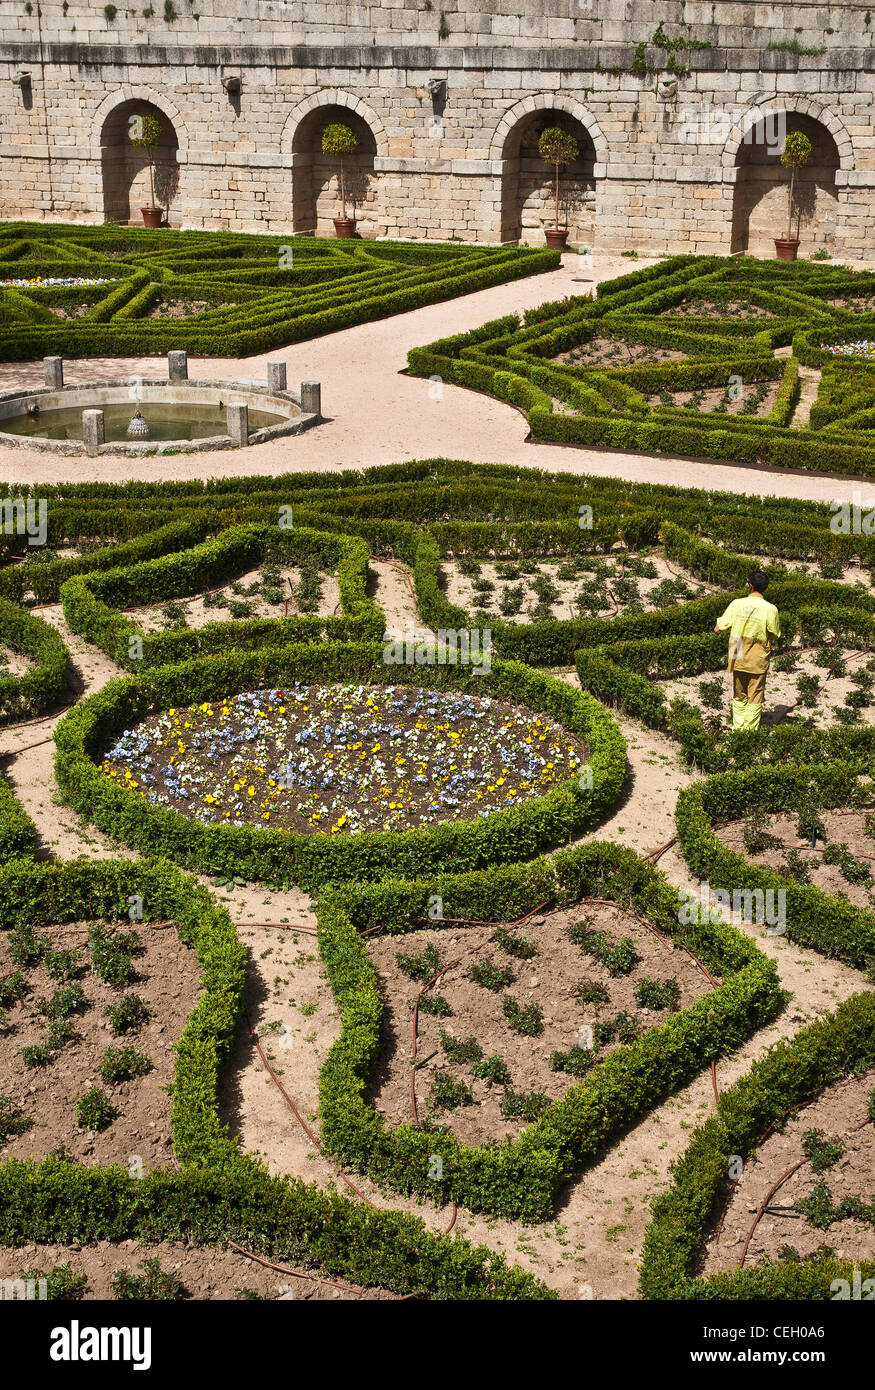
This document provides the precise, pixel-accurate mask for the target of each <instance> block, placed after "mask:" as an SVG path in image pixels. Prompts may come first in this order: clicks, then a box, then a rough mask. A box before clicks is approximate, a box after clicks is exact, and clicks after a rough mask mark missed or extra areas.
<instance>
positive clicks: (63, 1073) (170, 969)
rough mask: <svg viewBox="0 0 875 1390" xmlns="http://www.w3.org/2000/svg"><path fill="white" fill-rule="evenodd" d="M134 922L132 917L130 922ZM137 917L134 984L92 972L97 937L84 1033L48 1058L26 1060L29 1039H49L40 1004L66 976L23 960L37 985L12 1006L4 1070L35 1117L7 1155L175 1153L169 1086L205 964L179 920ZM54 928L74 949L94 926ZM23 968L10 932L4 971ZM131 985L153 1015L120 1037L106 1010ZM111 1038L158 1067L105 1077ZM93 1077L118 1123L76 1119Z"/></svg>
mask: <svg viewBox="0 0 875 1390" xmlns="http://www.w3.org/2000/svg"><path fill="white" fill-rule="evenodd" d="M129 925H131V924H128V923H127V922H125V923H124V926H123V928H122V930H127V929H128V927H129ZM86 926H87V924H86ZM133 926H134V929H135V930H136V931H137V933H138V935H139V936H140V938H141V940H142V942H143V945H144V948H145V949H144V951H143V953H142V954H141V955H139V956H137V957H135V960H134V965H135V970H136V974H137V978H136V980H135V981H134V983H133V984H132V985H131V986H130V989H129V990H117V989H114V988H112V987H111V986H109V985H107V984H104V983H103V981H102V980H100V979H99V978H98V976H97V975H94V974H92V973H91V972H90V969H89V963H90V959H91V952H90V948H89V947H88V946H86V947H85V949H84V950H83V951H82V952H80V953H79V954H80V955H81V956H82V959H83V964H84V969H83V972H82V974H81V976H80V979H79V982H80V983H81V985H82V988H83V990H84V993H85V998H86V1001H87V1003H86V1007H85V1008H84V1010H82V1011H80V1012H77V1013H76V1014H74V1015H72V1017H71V1018H70V1022H71V1023H72V1025H73V1027H74V1029H75V1033H76V1036H75V1038H74V1039H73V1041H71V1042H69V1043H67V1044H66V1046H64V1047H63V1048H62V1049H60V1050H59V1051H57V1052H55V1053H53V1054H52V1057H51V1060H50V1061H49V1063H48V1065H46V1066H40V1067H26V1066H25V1064H24V1062H23V1060H22V1057H21V1049H22V1048H23V1047H27V1046H31V1045H33V1044H41V1043H43V1042H45V1038H46V1019H45V1017H44V1016H43V1015H42V1014H41V1013H40V1006H41V1004H42V1003H43V1002H44V1001H45V1000H46V999H47V998H48V996H49V995H50V994H52V993H53V991H54V990H55V989H56V988H57V987H58V982H57V981H55V980H52V979H51V978H50V977H49V975H48V973H47V972H46V970H45V969H43V968H42V967H41V966H36V967H30V968H24V969H23V971H22V973H23V975H24V977H25V979H26V981H27V983H28V986H29V991H28V993H27V994H26V995H25V997H24V998H23V999H22V1000H21V1001H20V1002H18V1003H16V1004H13V1005H11V1006H10V1007H9V1009H8V1011H7V1012H8V1023H7V1026H6V1028H5V1029H4V1030H3V1031H2V1032H0V1076H2V1077H3V1081H2V1086H3V1094H4V1095H6V1096H7V1097H8V1098H9V1099H10V1100H11V1101H12V1102H13V1104H14V1105H15V1106H16V1108H17V1110H18V1111H19V1112H20V1113H22V1114H23V1115H24V1116H26V1117H27V1118H28V1119H30V1120H31V1121H32V1122H33V1123H32V1126H31V1128H30V1129H28V1130H27V1131H26V1132H25V1133H24V1134H22V1135H19V1136H17V1137H14V1138H10V1139H9V1140H8V1141H7V1143H6V1144H5V1145H3V1146H2V1155H3V1157H4V1158H25V1157H31V1156H33V1157H44V1156H45V1155H46V1154H47V1153H49V1152H51V1151H52V1150H53V1149H57V1148H60V1147H62V1146H63V1147H65V1148H67V1149H68V1150H69V1152H70V1153H71V1154H73V1156H74V1157H76V1158H78V1159H80V1160H85V1161H87V1162H89V1163H104V1164H105V1163H124V1164H125V1165H127V1164H128V1163H129V1161H131V1159H133V1158H135V1157H137V1156H139V1157H140V1158H142V1160H143V1165H144V1168H145V1169H146V1170H148V1169H150V1168H154V1167H156V1166H159V1165H160V1164H163V1163H166V1162H168V1160H169V1159H170V1157H171V1152H170V1104H171V1102H170V1096H169V1095H168V1092H167V1087H168V1085H169V1084H170V1082H171V1081H172V1079H173V1046H174V1044H175V1042H176V1041H177V1039H178V1038H179V1036H180V1034H181V1032H182V1029H183V1027H184V1025H185V1022H186V1019H187V1018H188V1015H189V1014H190V1013H191V1011H192V1008H193V1007H194V1005H195V1003H196V1001H197V998H198V994H199V980H200V967H199V966H198V963H197V960H196V957H195V955H194V952H193V951H192V950H190V949H189V948H188V947H185V946H183V945H182V944H181V943H180V941H179V938H178V936H177V933H176V930H175V928H174V927H172V926H170V927H165V928H157V927H156V928H150V927H149V925H148V923H135V924H133ZM46 935H48V936H50V937H51V939H52V940H53V943H54V945H55V948H56V949H58V950H70V949H72V947H73V946H76V945H79V944H80V943H82V942H85V941H86V940H87V932H86V930H81V931H78V930H76V931H74V930H69V929H67V928H64V929H61V928H58V929H56V930H53V931H51V932H50V933H46ZM14 970H15V967H14V966H13V964H12V961H11V958H10V955H9V943H8V938H7V935H6V933H3V935H2V937H0V975H7V974H11V973H13V972H14ZM126 993H134V994H138V995H139V996H140V997H141V998H142V999H144V1000H145V1002H146V1004H147V1005H148V1007H149V1011H150V1016H149V1018H148V1020H147V1021H146V1022H145V1023H143V1024H142V1026H141V1027H140V1028H139V1029H137V1030H135V1031H132V1032H130V1033H126V1034H123V1035H121V1036H118V1037H117V1036H116V1035H115V1034H114V1033H113V1032H112V1031H111V1029H110V1027H109V1021H108V1020H107V1019H106V1018H105V1017H104V1014H103V1011H104V1009H105V1008H106V1006H107V1005H109V1004H116V1003H118V1002H119V1000H120V999H121V998H123V997H124V995H125V994H126ZM110 1046H113V1047H132V1048H135V1049H136V1050H137V1051H138V1052H144V1053H145V1054H146V1055H147V1056H148V1057H149V1058H150V1060H151V1061H152V1064H153V1069H152V1070H151V1071H150V1072H149V1073H148V1074H147V1075H145V1076H138V1077H134V1078H133V1079H132V1080H130V1081H121V1082H105V1081H103V1080H102V1078H101V1077H100V1075H99V1074H98V1066H99V1063H100V1060H101V1057H102V1056H103V1053H104V1051H105V1049H106V1048H107V1047H110ZM92 1087H98V1088H100V1089H101V1090H103V1091H105V1092H106V1094H107V1095H108V1096H109V1098H110V1100H111V1102H112V1104H113V1105H114V1107H115V1108H116V1110H117V1111H118V1115H117V1118H116V1119H115V1120H113V1122H112V1124H111V1125H110V1126H109V1128H108V1129H105V1130H102V1131H100V1132H97V1133H92V1132H90V1131H88V1130H84V1129H79V1128H78V1126H77V1123H76V1102H77V1101H78V1100H79V1099H80V1098H81V1097H82V1096H83V1095H84V1094H85V1093H86V1092H87V1091H89V1090H91V1089H92Z"/></svg>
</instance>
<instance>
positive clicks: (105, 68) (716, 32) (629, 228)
mask: <svg viewBox="0 0 875 1390" xmlns="http://www.w3.org/2000/svg"><path fill="white" fill-rule="evenodd" d="M108 8H109V10H110V11H111V9H112V7H111V6H110V7H108ZM165 8H166V17H165ZM30 10H31V12H30V13H29V14H28V13H27V6H26V5H24V4H22V3H19V0H14V3H13V0H0V91H2V93H3V99H2V101H0V123H2V133H3V140H2V144H0V215H2V216H4V217H25V218H49V219H56V220H81V221H86V222H102V221H104V220H105V219H106V218H108V217H119V216H121V215H122V214H121V213H120V211H119V209H122V211H123V210H124V208H125V206H127V207H128V208H129V210H130V215H131V218H132V220H137V219H138V210H139V207H140V206H141V202H140V199H141V197H142V195H143V191H144V184H143V177H144V167H143V165H142V162H141V161H137V160H130V158H129V153H130V152H129V151H126V150H120V148H119V138H120V137H119V133H118V132H119V131H120V130H123V129H124V122H123V120H122V119H121V118H120V116H119V111H120V110H121V109H122V108H124V111H123V112H122V114H123V115H124V114H125V112H127V111H133V110H137V109H140V108H141V107H142V105H143V104H144V103H148V104H149V105H150V106H151V107H153V108H154V109H155V110H156V111H158V112H159V113H161V115H162V117H163V119H164V120H165V121H166V122H167V124H168V126H169V132H168V149H169V150H170V153H169V154H166V152H165V155H166V157H165V162H167V161H168V160H169V161H170V163H171V164H174V166H175V167H173V168H172V169H168V171H167V172H168V177H167V180H166V182H167V184H168V186H169V188H170V189H171V192H170V196H169V199H168V201H167V210H168V219H169V221H170V223H171V224H172V225H176V226H185V227H203V228H217V229H223V228H228V229H232V230H245V231H263V232H272V233H280V234H290V233H292V232H294V231H312V230H313V229H314V225H315V228H316V230H318V231H319V232H320V233H322V232H326V231H329V230H330V224H331V218H332V217H333V216H335V215H338V214H339V210H340V209H339V202H338V199H337V179H336V177H333V176H332V168H331V166H330V165H326V164H325V162H324V161H323V160H322V156H321V154H320V152H319V148H318V144H319V139H320V132H321V127H322V125H324V124H325V123H326V122H327V121H329V120H331V119H338V118H339V119H356V120H357V121H359V122H363V123H364V125H365V127H366V128H367V131H368V132H370V139H369V142H368V144H369V148H367V149H365V148H364V146H363V148H362V151H361V153H360V155H359V157H358V162H359V163H360V164H361V165H362V166H364V167H363V175H364V176H366V177H367V191H366V195H365V197H364V200H363V202H362V204H361V206H360V208H359V209H358V216H359V219H360V228H359V229H360V231H361V232H362V234H363V235H365V236H369V237H374V236H401V237H433V238H440V239H449V238H459V239H462V240H469V241H481V242H498V241H501V240H506V239H515V238H516V237H518V236H522V237H523V238H524V239H525V240H531V241H537V240H539V239H540V237H541V232H542V228H543V226H545V225H548V224H549V223H550V222H552V199H551V197H550V193H549V185H550V170H549V168H548V166H546V165H541V164H540V162H539V160H538V158H537V153H536V139H537V133H538V130H539V128H540V126H542V125H543V124H548V123H555V119H556V118H557V117H559V118H560V119H561V120H562V121H563V122H564V123H566V124H568V125H570V126H571V127H572V128H578V129H579V130H580V131H581V135H582V139H581V164H580V167H579V168H575V169H574V170H572V171H570V173H571V174H572V175H573V177H572V178H571V179H570V184H571V187H570V190H569V191H570V192H571V193H572V194H573V197H572V198H571V199H570V201H571V204H572V208H571V215H570V217H569V225H570V228H571V242H572V244H579V245H595V246H596V247H610V248H614V249H641V250H653V251H663V250H679V249H689V250H699V251H727V252H728V251H730V250H740V249H745V247H748V246H749V247H750V248H751V249H754V250H759V249H764V248H767V247H768V243H769V241H770V238H771V236H772V235H774V234H777V235H781V234H783V232H784V230H785V228H784V227H783V214H782V198H783V196H784V189H783V181H784V179H785V177H786V176H785V174H784V171H783V170H781V168H780V163H779V160H778V158H777V145H776V143H775V140H772V142H771V145H770V146H769V148H768V149H766V150H762V149H761V150H759V151H755V153H756V156H757V157H756V158H754V157H752V156H751V152H750V146H749V144H746V142H745V137H746V135H747V133H748V132H749V131H751V130H753V129H754V128H759V129H765V130H767V131H769V132H770V133H772V134H775V135H777V134H780V133H782V132H783V131H785V130H786V129H792V128H796V127H798V128H804V129H806V130H807V131H809V132H812V133H813V134H814V136H815V145H816V153H815V161H814V162H813V164H812V167H811V169H810V170H809V172H808V175H807V176H806V178H805V180H804V182H805V183H806V184H807V185H808V187H807V189H806V188H804V189H803V194H804V204H805V208H807V212H805V213H804V215H803V218H802V222H801V228H800V230H801V235H802V240H803V251H805V250H807V249H813V248H814V247H817V246H820V245H827V246H830V247H833V248H835V249H837V250H839V251H841V252H843V253H845V254H849V255H854V256H863V257H865V256H868V255H869V253H870V248H871V245H872V240H873V232H875V123H873V119H872V110H873V104H872V102H873V88H875V76H873V75H875V47H873V30H875V21H873V16H872V15H870V13H869V11H868V10H867V9H866V8H865V6H864V5H856V4H838V5H823V4H812V3H799V4H782V3H773V4H738V3H734V0H706V2H705V3H700V2H699V0H692V2H691V3H687V4H683V3H680V0H677V3H675V2H672V3H665V4H656V3H654V0H625V2H624V0H613V3H608V0H469V4H468V5H467V6H466V5H463V4H462V3H461V0H458V7H457V0H432V2H431V3H429V0H382V2H381V3H380V4H359V5H356V4H340V3H329V0H324V2H322V0H315V3H310V0H307V3H306V4H303V3H298V2H297V0H294V3H285V0H168V7H165V6H164V3H163V0H154V3H148V4H147V5H146V6H145V7H141V8H139V9H137V10H123V9H121V8H119V9H118V11H117V13H116V14H115V16H114V17H112V18H110V17H109V16H108V14H107V13H106V12H105V10H104V7H103V5H101V4H99V3H97V0H67V3H66V4H65V3H58V0H40V4H39V5H37V4H36V3H35V0H34V3H33V4H32V5H31V6H30ZM679 45H681V46H679ZM22 72H24V73H27V74H28V75H29V83H27V82H26V83H25V84H24V85H20V84H19V82H18V78H19V76H20V74H21V73H22ZM229 79H231V81H230V84H229ZM234 79H239V81H240V89H239V93H236V92H235V91H234V90H233V88H234ZM434 79H443V80H444V82H445V90H444V91H439V92H437V93H436V94H433V93H432V92H431V91H430V90H429V83H430V81H432V82H433V80H434ZM223 84H225V85H223ZM229 85H230V90H229ZM371 142H372V143H371ZM174 146H175V148H174ZM824 159H825V160H826V162H825V163H824ZM124 169H127V170H128V171H129V182H130V185H131V186H130V187H129V188H128V189H127V190H126V189H124V188H121V189H120V188H119V186H118V185H119V180H120V177H122V176H121V175H120V172H119V171H120V170H124ZM108 170H110V171H111V172H112V177H110V176H109V175H108V173H107V171H108ZM122 181H123V178H122Z"/></svg>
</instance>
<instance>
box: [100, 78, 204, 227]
mask: <svg viewBox="0 0 875 1390" xmlns="http://www.w3.org/2000/svg"><path fill="white" fill-rule="evenodd" d="M143 112H148V113H149V114H150V115H153V116H155V117H156V118H157V119H158V120H159V121H160V122H161V125H162V128H163V130H164V135H165V138H164V139H163V140H162V143H161V144H160V145H159V146H158V148H157V149H156V151H155V161H154V187H155V204H156V206H158V207H161V208H163V209H164V213H165V221H168V222H169V221H170V216H171V206H172V204H173V202H174V200H175V198H176V195H177V193H178V190H179V155H180V152H181V151H183V150H185V149H186V148H187V145H188V133H187V131H186V128H185V123H184V121H183V119H182V117H181V115H180V114H179V111H178V110H177V108H176V107H175V106H174V105H173V103H172V102H170V101H168V100H167V99H166V97H163V96H161V95H157V94H155V93H154V92H152V91H151V90H150V89H149V88H148V87H126V88H124V89H123V90H122V91H120V92H115V93H113V94H112V95H110V96H108V97H106V98H104V100H103V101H102V102H101V103H100V105H99V107H98V108H97V111H96V113H95V124H96V126H97V132H98V137H99V142H100V164H101V177H102V186H103V215H104V219H105V220H106V221H107V222H139V220H140V215H139V209H140V207H144V206H146V205H147V204H149V203H150V202H151V200H152V189H151V184H150V178H149V159H148V156H147V154H146V152H145V150H139V149H137V148H136V146H134V145H132V144H131V143H130V140H129V138H128V130H129V121H130V117H131V116H133V115H136V114H141V113H143Z"/></svg>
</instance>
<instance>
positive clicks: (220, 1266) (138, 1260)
mask: <svg viewBox="0 0 875 1390" xmlns="http://www.w3.org/2000/svg"><path fill="white" fill-rule="evenodd" d="M150 1260H157V1261H158V1264H159V1265H160V1268H161V1272H162V1273H164V1274H171V1275H172V1276H173V1278H174V1279H176V1280H178V1281H179V1283H180V1284H181V1285H182V1290H181V1291H177V1296H178V1297H180V1298H190V1299H196V1300H198V1301H201V1300H204V1299H206V1300H210V1301H212V1300H217V1301H222V1300H235V1299H252V1298H256V1299H265V1300H281V1301H283V1302H287V1301H289V1300H295V1301H299V1300H306V1301H308V1302H314V1303H322V1302H334V1301H339V1302H344V1303H345V1302H350V1301H351V1302H356V1301H357V1300H359V1299H369V1300H370V1299H376V1300H394V1299H396V1298H397V1295H396V1294H391V1293H387V1292H386V1291H385V1290H384V1289H378V1288H374V1287H369V1288H366V1289H360V1288H358V1287H357V1286H355V1285H351V1284H349V1283H348V1281H346V1280H344V1279H341V1278H340V1277H338V1278H337V1279H335V1278H334V1277H333V1276H329V1275H323V1276H316V1275H315V1274H314V1275H313V1276H312V1277H306V1276H305V1275H304V1274H303V1272H302V1273H301V1274H298V1273H286V1272H284V1271H283V1270H282V1269H268V1268H265V1267H264V1266H263V1265H260V1264H258V1263H257V1262H256V1261H255V1260H252V1259H248V1258H247V1257H246V1256H245V1255H243V1254H241V1253H240V1252H239V1251H237V1250H233V1249H231V1248H230V1247H228V1248H223V1247H221V1246H214V1247H200V1246H191V1245H182V1244H178V1243H176V1242H170V1241H160V1242H158V1243H156V1244H153V1245H139V1244H137V1242H136V1241H133V1240H125V1241H122V1242H121V1244H120V1245H110V1244H109V1243H108V1242H107V1241H98V1242H96V1243H95V1244H94V1245H85V1246H80V1245H70V1246H65V1245H24V1246H20V1247H19V1248H17V1249H15V1250H9V1249H3V1248H0V1279H22V1278H26V1277H28V1276H29V1277H31V1278H36V1279H39V1278H40V1277H47V1276H49V1275H50V1274H51V1273H52V1272H53V1271H58V1268H59V1266H68V1267H69V1268H68V1269H67V1270H65V1271H64V1274H65V1276H66V1277H65V1283H66V1285H67V1292H66V1294H65V1298H66V1299H70V1298H75V1299H80V1298H81V1299H84V1300H86V1301H91V1300H102V1299H115V1298H117V1297H118V1294H117V1292H116V1289H115V1286H114V1284H113V1278H114V1276H115V1275H117V1274H120V1273H121V1274H128V1275H134V1276H135V1277H142V1275H143V1273H144V1271H143V1269H142V1268H141V1266H142V1265H143V1264H144V1263H145V1262H146V1261H150ZM274 1263H276V1264H279V1265H282V1264H283V1261H282V1260H277V1261H275V1262H274ZM287 1268H291V1266H289V1267H287ZM80 1281H81V1282H80ZM50 1287H51V1285H48V1286H47V1289H46V1293H47V1295H48V1293H49V1288H50ZM35 1294H36V1295H37V1296H38V1294H39V1285H38V1284H37V1286H36V1289H35ZM56 1296H57V1295H56Z"/></svg>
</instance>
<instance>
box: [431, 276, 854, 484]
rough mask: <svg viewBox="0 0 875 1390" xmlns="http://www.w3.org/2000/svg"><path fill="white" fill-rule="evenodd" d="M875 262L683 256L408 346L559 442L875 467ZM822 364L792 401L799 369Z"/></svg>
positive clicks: (782, 464) (796, 464) (800, 465)
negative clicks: (806, 396) (591, 291)
mask: <svg viewBox="0 0 875 1390" xmlns="http://www.w3.org/2000/svg"><path fill="white" fill-rule="evenodd" d="M873 343H875V275H873V274H872V273H869V272H854V271H851V270H848V269H846V268H844V267H839V266H828V265H824V264H822V263H817V264H811V263H809V262H801V261H797V262H795V263H793V264H786V263H781V262H769V261H760V260H755V259H753V258H751V257H733V258H732V259H731V260H727V259H726V258H725V257H718V256H690V255H682V256H673V257H671V258H669V259H668V260H665V261H662V262H660V263H659V264H657V265H654V266H648V267H647V268H645V269H642V270H637V271H633V272H632V273H631V274H628V275H623V276H620V277H619V278H617V279H615V280H610V281H605V282H602V283H601V284H600V285H598V287H597V290H596V296H595V299H593V298H592V297H591V296H589V295H585V296H570V297H568V298H566V299H563V300H556V301H553V302H551V303H547V304H542V305H541V306H540V307H539V308H536V309H531V310H527V311H526V313H525V314H524V315H522V316H521V317H520V316H518V315H516V314H510V315H506V316H505V317H504V318H501V319H496V320H493V321H492V322H490V323H486V324H484V325H483V326H482V327H480V328H478V329H475V330H473V331H471V332H470V333H464V334H456V335H455V336H453V337H449V338H442V339H439V340H438V341H436V342H434V343H430V344H429V345H428V346H426V347H422V348H414V349H413V350H412V351H411V352H410V353H409V354H408V364H409V367H410V370H411V372H413V373H414V374H415V375H417V376H426V377H438V378H440V379H441V380H443V381H447V382H452V383H454V384H456V385H459V386H468V387H470V388H472V389H474V390H478V391H485V392H488V393H490V394H492V395H495V396H497V397H499V399H501V400H504V401H507V402H508V403H509V404H512V405H515V406H517V407H518V408H519V409H520V410H522V411H523V413H524V414H525V415H526V416H527V419H528V422H529V429H530V431H531V438H532V439H535V440H540V441H544V442H548V443H555V444H571V445H582V446H586V447H590V448H592V447H597V446H602V447H610V448H617V449H640V450H643V451H645V452H647V453H651V454H653V453H664V454H674V455H680V456H682V457H695V458H704V459H721V460H727V461H733V462H737V463H744V464H757V465H760V466H766V467H772V468H794V469H811V470H814V471H817V472H823V473H828V474H835V475H843V476H851V477H870V476H872V474H873V473H875V444H873V436H872V433H871V431H872V427H873V425H875V362H873V361H872V360H871V358H872V352H873V347H872V344H873ZM808 369H815V370H816V371H817V372H819V373H820V372H822V376H821V377H820V381H819V384H818V386H817V394H816V400H814V401H813V403H812V404H811V408H810V415H809V414H808V412H807V410H802V411H801V412H797V410H796V406H797V403H798V401H799V395H800V387H801V385H802V377H803V376H804V375H805V372H806V371H807V370H808Z"/></svg>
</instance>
